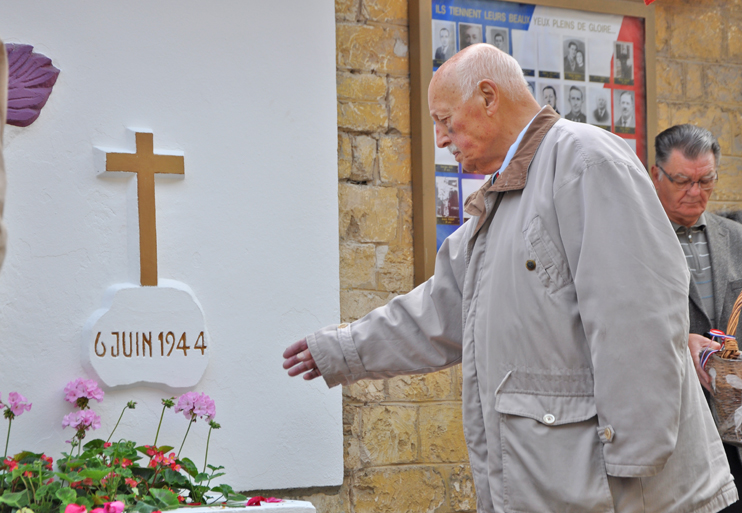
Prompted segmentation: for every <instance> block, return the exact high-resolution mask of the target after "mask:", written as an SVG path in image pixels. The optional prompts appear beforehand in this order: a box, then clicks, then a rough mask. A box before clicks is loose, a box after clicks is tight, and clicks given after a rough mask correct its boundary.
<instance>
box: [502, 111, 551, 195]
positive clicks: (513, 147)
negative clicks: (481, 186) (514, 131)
mask: <svg viewBox="0 0 742 513" xmlns="http://www.w3.org/2000/svg"><path fill="white" fill-rule="evenodd" d="M541 110H544V109H543V108H542V109H541ZM541 110H540V111H538V112H537V113H536V116H533V117H532V118H531V121H529V122H528V124H527V125H526V126H525V128H523V130H521V131H520V134H518V138H517V139H516V140H515V142H514V143H513V144H511V145H510V149H509V150H508V153H507V155H505V160H503V161H502V165H501V166H500V169H498V170H497V171H495V173H494V174H493V175H492V183H495V178H497V177H498V175H499V174H500V173H501V172H502V171H504V170H505V168H506V167H508V164H510V161H511V160H512V159H513V155H515V152H516V151H518V146H520V142H521V141H522V140H523V136H524V135H526V130H528V127H529V126H531V123H533V120H534V119H536V117H537V116H538V115H539V114H540V113H541Z"/></svg>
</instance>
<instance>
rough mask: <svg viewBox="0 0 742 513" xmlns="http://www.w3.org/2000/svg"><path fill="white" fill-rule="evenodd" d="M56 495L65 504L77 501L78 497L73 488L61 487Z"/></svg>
mask: <svg viewBox="0 0 742 513" xmlns="http://www.w3.org/2000/svg"><path fill="white" fill-rule="evenodd" d="M54 495H56V497H57V499H59V500H60V501H62V505H64V506H66V505H67V504H71V503H73V502H75V499H77V493H75V490H73V489H72V488H60V489H59V490H57V492H56V493H55V494H54Z"/></svg>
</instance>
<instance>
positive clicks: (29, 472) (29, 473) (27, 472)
mask: <svg viewBox="0 0 742 513" xmlns="http://www.w3.org/2000/svg"><path fill="white" fill-rule="evenodd" d="M23 475H24V476H25V477H33V472H31V471H30V470H26V471H25V472H24V473H23Z"/></svg>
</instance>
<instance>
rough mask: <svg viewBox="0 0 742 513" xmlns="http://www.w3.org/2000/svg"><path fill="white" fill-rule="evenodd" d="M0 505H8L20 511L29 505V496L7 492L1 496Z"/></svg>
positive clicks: (22, 493) (24, 493)
mask: <svg viewBox="0 0 742 513" xmlns="http://www.w3.org/2000/svg"><path fill="white" fill-rule="evenodd" d="M0 504H7V505H8V506H10V507H11V508H16V509H20V508H22V507H23V506H27V505H28V494H27V493H26V492H25V491H24V492H11V491H8V490H6V491H5V493H3V494H2V495H0Z"/></svg>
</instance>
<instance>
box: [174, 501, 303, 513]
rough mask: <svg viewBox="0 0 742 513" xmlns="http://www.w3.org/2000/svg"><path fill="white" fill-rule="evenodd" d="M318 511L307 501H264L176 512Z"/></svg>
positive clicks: (178, 512)
mask: <svg viewBox="0 0 742 513" xmlns="http://www.w3.org/2000/svg"><path fill="white" fill-rule="evenodd" d="M264 511H268V512H271V513H317V510H316V509H314V505H312V503H311V502H307V501H283V502H272V503H268V502H264V503H262V504H261V505H260V506H244V507H241V508H227V507H222V506H202V507H201V506H196V507H194V508H180V509H176V510H174V513H261V512H264Z"/></svg>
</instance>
